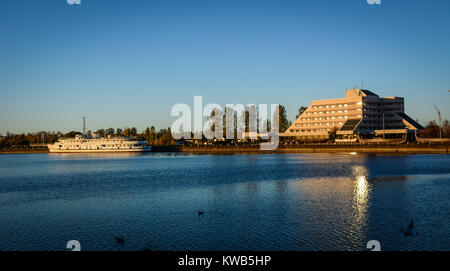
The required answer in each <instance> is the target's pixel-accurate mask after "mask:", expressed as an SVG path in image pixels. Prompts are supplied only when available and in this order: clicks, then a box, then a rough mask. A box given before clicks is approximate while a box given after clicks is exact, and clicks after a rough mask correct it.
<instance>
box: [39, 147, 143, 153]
mask: <svg viewBox="0 0 450 271" xmlns="http://www.w3.org/2000/svg"><path fill="white" fill-rule="evenodd" d="M48 150H49V152H50V153H105V152H151V151H152V149H151V147H149V148H143V149H115V150H114V149H111V150H63V149H50V148H49V149H48Z"/></svg>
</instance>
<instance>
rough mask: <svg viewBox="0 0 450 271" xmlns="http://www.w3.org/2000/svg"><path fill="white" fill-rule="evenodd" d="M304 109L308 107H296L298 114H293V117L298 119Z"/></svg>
mask: <svg viewBox="0 0 450 271" xmlns="http://www.w3.org/2000/svg"><path fill="white" fill-rule="evenodd" d="M306 109H308V107H304V106H301V107H300V108H299V109H298V114H297V115H296V116H295V119H298V118H299V117H300V116H301V115H302V114H303V112H305V111H306Z"/></svg>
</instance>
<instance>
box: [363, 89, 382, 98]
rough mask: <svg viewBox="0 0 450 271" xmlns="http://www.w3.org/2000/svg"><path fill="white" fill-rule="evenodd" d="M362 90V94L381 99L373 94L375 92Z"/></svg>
mask: <svg viewBox="0 0 450 271" xmlns="http://www.w3.org/2000/svg"><path fill="white" fill-rule="evenodd" d="M360 90H361V92H362V93H364V94H365V95H366V96H376V97H379V96H378V95H377V94H375V93H373V92H372V91H370V90H367V89H360Z"/></svg>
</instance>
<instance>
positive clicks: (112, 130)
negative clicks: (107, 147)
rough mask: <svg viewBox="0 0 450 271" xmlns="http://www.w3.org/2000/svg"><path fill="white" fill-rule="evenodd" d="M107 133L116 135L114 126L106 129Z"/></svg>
mask: <svg viewBox="0 0 450 271" xmlns="http://www.w3.org/2000/svg"><path fill="white" fill-rule="evenodd" d="M105 133H106V135H114V128H108V129H106V130H105Z"/></svg>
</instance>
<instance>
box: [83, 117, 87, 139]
mask: <svg viewBox="0 0 450 271" xmlns="http://www.w3.org/2000/svg"><path fill="white" fill-rule="evenodd" d="M83 136H86V117H83Z"/></svg>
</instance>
